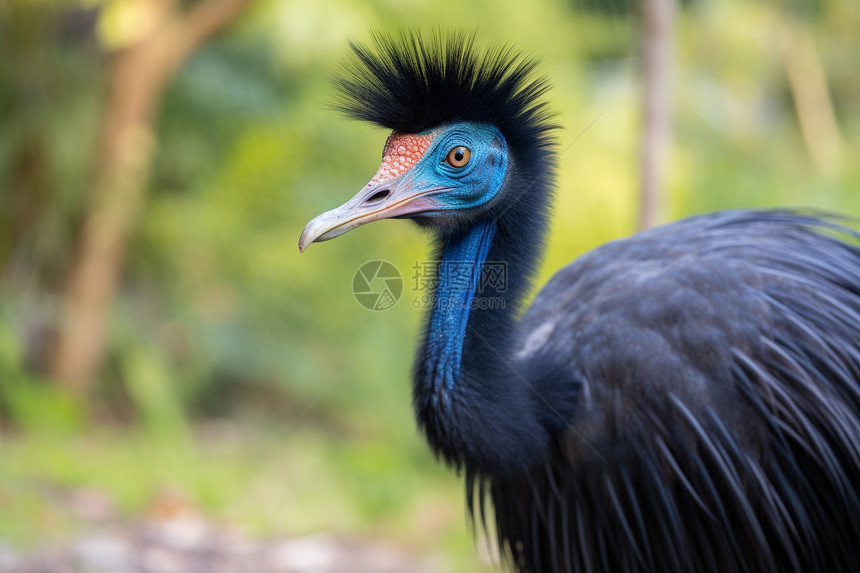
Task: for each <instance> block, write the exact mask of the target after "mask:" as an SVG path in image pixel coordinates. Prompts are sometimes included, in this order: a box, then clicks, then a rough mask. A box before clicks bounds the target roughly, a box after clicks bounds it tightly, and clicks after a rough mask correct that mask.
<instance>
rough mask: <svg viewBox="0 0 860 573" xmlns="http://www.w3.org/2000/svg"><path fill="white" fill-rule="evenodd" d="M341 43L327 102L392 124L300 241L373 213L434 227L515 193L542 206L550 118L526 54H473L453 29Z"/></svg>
mask: <svg viewBox="0 0 860 573" xmlns="http://www.w3.org/2000/svg"><path fill="white" fill-rule="evenodd" d="M352 49H353V58H352V59H351V60H350V61H348V62H347V63H346V64H345V65H344V71H345V74H344V76H343V77H342V78H341V79H340V80H339V82H338V88H339V91H340V96H341V97H340V99H339V100H338V102H337V103H336V107H337V108H338V109H340V110H341V111H344V112H345V113H347V114H348V115H350V116H351V117H355V118H358V119H363V120H367V121H371V122H373V123H376V124H378V125H381V126H384V127H387V128H389V129H392V130H393V131H392V133H391V135H390V136H389V137H388V140H387V141H386V143H385V147H384V150H383V152H382V165H381V166H380V167H379V170H378V171H377V172H376V174H375V175H374V176H373V177H372V178H371V180H370V181H369V182H368V183H367V185H365V186H364V187H363V188H362V189H361V191H359V192H358V193H357V194H356V195H355V196H354V197H353V198H352V199H350V200H349V201H347V202H346V203H344V204H343V205H341V206H340V207H337V208H335V209H332V210H331V211H327V212H325V213H323V214H322V215H320V216H318V217H316V218H315V219H313V220H312V221H311V222H310V223H308V225H307V227H305V230H304V232H303V233H302V236H301V239H300V240H299V249H300V250H302V251H304V250H305V249H306V248H307V247H308V246H309V245H310V244H311V243H313V242H318V241H325V240H328V239H332V238H334V237H337V236H339V235H342V234H343V233H346V232H347V231H350V230H352V229H355V228H356V227H359V226H361V225H363V224H365V223H369V222H371V221H377V220H380V219H390V218H409V219H413V220H415V221H416V222H417V223H418V224H420V225H422V226H428V227H430V228H432V229H434V230H436V231H437V232H439V233H440V234H441V235H443V236H444V235H447V234H450V233H453V232H456V231H457V230H460V229H463V228H467V227H470V226H472V225H474V224H476V223H478V222H480V221H482V220H485V219H488V218H495V217H498V216H500V215H501V214H502V213H504V212H506V211H507V210H508V209H509V208H510V207H511V205H512V204H513V203H515V202H518V201H521V200H522V201H525V203H526V204H528V203H529V202H530V201H533V202H534V208H535V209H536V210H537V211H541V212H542V211H543V210H544V208H545V205H546V201H547V198H546V197H545V195H546V192H545V190H546V188H547V184H548V180H549V179H550V178H551V173H552V168H553V161H552V158H551V154H550V153H549V146H550V144H551V138H550V135H549V133H550V131H551V130H552V129H553V128H554V126H553V125H552V124H551V123H550V122H549V120H548V114H547V113H546V111H545V104H544V103H543V102H542V101H540V99H541V96H542V95H543V93H544V91H545V90H546V82H545V81H544V80H543V79H541V78H534V77H532V76H533V75H534V68H535V62H534V61H532V60H524V59H523V58H522V57H520V56H519V55H518V54H516V53H514V52H512V50H510V49H509V48H499V49H495V50H489V51H487V52H485V53H483V54H476V53H475V51H474V50H473V41H472V40H471V38H469V37H466V36H463V35H455V36H453V37H451V38H448V39H443V38H441V37H439V36H435V37H434V38H432V39H431V40H430V41H425V40H424V39H423V37H422V36H421V35H419V34H414V33H413V34H403V35H400V36H382V35H376V36H374V43H373V45H372V46H371V47H368V46H363V45H357V44H353V45H352Z"/></svg>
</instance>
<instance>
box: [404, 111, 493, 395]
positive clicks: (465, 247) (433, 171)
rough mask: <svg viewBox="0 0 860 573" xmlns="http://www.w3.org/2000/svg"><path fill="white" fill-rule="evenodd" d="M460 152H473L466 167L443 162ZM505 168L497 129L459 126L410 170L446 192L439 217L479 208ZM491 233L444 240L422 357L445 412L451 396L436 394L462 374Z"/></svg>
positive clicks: (476, 231)
mask: <svg viewBox="0 0 860 573" xmlns="http://www.w3.org/2000/svg"><path fill="white" fill-rule="evenodd" d="M458 146H463V147H466V148H468V149H469V150H470V152H471V157H470V159H469V162H468V163H467V164H466V165H465V166H463V167H461V168H456V167H452V166H451V165H449V164H448V163H447V162H446V161H445V158H446V156H447V155H448V152H449V151H451V150H452V149H454V148H455V147H458ZM507 165H508V158H507V144H506V143H505V139H504V137H503V136H502V134H501V133H500V132H499V131H498V130H497V129H496V128H495V127H492V126H490V125H485V124H477V123H460V124H455V125H453V126H451V127H449V128H447V129H446V130H445V131H444V132H443V133H441V134H440V135H439V136H437V138H436V140H435V141H434V144H433V146H432V147H431V148H430V149H428V150H427V152H426V153H425V156H424V158H422V160H421V161H420V162H419V164H418V165H416V166H415V168H413V170H414V171H416V173H415V175H414V177H415V181H421V183H422V184H426V185H428V186H430V185H440V184H442V185H444V186H445V187H447V189H446V190H445V191H443V192H440V193H439V194H438V195H435V196H434V200H436V201H438V203H439V210H440V211H441V210H447V209H468V208H472V207H477V206H480V205H482V204H484V203H486V202H487V201H489V200H490V199H492V198H493V197H495V196H496V194H497V193H498V192H499V189H501V187H502V183H503V181H504V178H505V172H506V170H507ZM495 230H496V224H495V221H493V220H487V221H485V222H482V223H479V224H477V225H475V226H473V227H472V228H471V229H470V230H469V231H468V232H467V233H466V234H465V235H462V236H456V237H453V238H450V239H448V242H447V244H446V245H445V249H444V253H443V255H442V260H441V261H440V266H439V274H438V277H437V282H436V290H435V292H434V297H433V309H432V312H431V316H430V330H429V334H428V339H427V353H426V356H427V372H428V374H429V375H430V379H431V380H432V384H433V386H434V390H436V391H437V392H434V394H433V396H434V397H433V400H434V401H438V400H443V401H444V402H446V403H445V404H441V406H443V407H446V406H448V404H447V401H448V400H449V395H448V392H438V390H440V389H442V388H444V389H445V390H447V391H450V390H452V389H453V387H454V384H455V382H456V380H457V378H458V376H459V374H460V363H461V360H462V353H463V341H464V339H465V336H466V325H467V324H468V321H469V314H470V311H471V307H472V304H473V301H474V297H475V292H476V290H477V288H478V285H479V284H480V280H481V272H482V270H483V266H484V262H485V260H486V258H487V254H488V253H489V251H490V246H491V244H492V240H493V235H494V233H495ZM437 406H439V404H437Z"/></svg>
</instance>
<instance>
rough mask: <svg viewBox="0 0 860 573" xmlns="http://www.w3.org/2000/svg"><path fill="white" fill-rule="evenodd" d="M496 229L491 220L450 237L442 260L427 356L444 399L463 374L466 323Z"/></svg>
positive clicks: (435, 392)
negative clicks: (461, 373)
mask: <svg viewBox="0 0 860 573" xmlns="http://www.w3.org/2000/svg"><path fill="white" fill-rule="evenodd" d="M495 231H496V224H495V223H494V222H492V221H487V222H485V223H481V224H479V225H475V226H474V227H472V228H471V229H470V230H469V232H468V233H466V234H465V235H464V236H462V237H457V238H453V239H450V240H449V241H448V243H447V244H446V245H445V250H444V253H443V254H442V259H441V260H440V261H439V274H438V277H437V283H436V291H435V297H434V301H433V310H432V312H431V315H430V329H429V332H428V336H427V353H426V355H425V356H426V361H427V363H426V368H427V372H428V373H429V374H430V378H431V380H432V384H433V390H434V395H436V396H442V399H443V400H447V399H448V393H447V392H444V391H441V390H443V389H445V390H449V391H450V390H452V389H453V388H454V384H455V382H456V380H457V377H458V376H459V375H460V363H461V362H462V358H463V342H464V340H465V338H466V325H467V324H468V322H469V314H470V311H471V307H472V304H473V301H474V298H475V292H476V291H477V290H478V287H479V284H480V280H481V271H482V270H483V268H484V261H485V260H486V258H487V253H488V252H489V251H490V245H491V244H492V242H493V235H494V234H495ZM440 405H441V406H446V405H447V404H440Z"/></svg>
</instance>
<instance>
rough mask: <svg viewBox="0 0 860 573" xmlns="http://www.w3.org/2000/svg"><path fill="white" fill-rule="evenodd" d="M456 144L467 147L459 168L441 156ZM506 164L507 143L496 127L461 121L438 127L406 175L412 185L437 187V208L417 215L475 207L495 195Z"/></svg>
mask: <svg viewBox="0 0 860 573" xmlns="http://www.w3.org/2000/svg"><path fill="white" fill-rule="evenodd" d="M433 131H436V130H433ZM424 133H430V132H429V131H428V132H424ZM421 135H423V134H421ZM460 146H462V147H465V148H467V149H469V151H470V152H471V158H470V159H469V162H468V163H467V164H466V165H465V166H463V167H459V168H458V167H452V166H451V165H449V164H448V163H447V162H446V161H445V158H446V157H447V156H448V152H449V151H451V150H452V149H454V148H455V147H460ZM507 167H508V149H507V143H506V142H505V138H504V136H503V135H502V134H501V132H500V131H499V130H498V129H496V128H495V127H493V126H492V125H489V124H484V123H473V122H461V123H455V124H451V125H450V126H447V127H443V128H441V133H439V134H438V135H437V136H436V137H435V139H434V140H433V143H432V144H431V146H430V148H429V149H428V150H427V151H426V152H425V153H424V157H422V158H421V160H420V161H419V162H418V163H417V164H416V165H415V167H413V168H412V169H411V170H410V171H409V172H408V175H407V177H408V178H409V179H410V180H411V185H412V186H413V188H416V189H420V188H440V191H439V192H437V193H433V199H434V200H435V201H436V202H437V203H438V206H437V208H436V209H435V210H434V211H428V212H424V213H422V214H421V215H422V216H423V217H433V216H436V215H440V214H442V213H440V211H447V210H451V209H470V208H473V207H478V206H480V205H483V204H484V203H486V202H487V201H489V200H490V199H492V198H493V197H495V196H496V193H498V192H499V189H501V187H502V182H503V181H504V179H505V172H506V171H507Z"/></svg>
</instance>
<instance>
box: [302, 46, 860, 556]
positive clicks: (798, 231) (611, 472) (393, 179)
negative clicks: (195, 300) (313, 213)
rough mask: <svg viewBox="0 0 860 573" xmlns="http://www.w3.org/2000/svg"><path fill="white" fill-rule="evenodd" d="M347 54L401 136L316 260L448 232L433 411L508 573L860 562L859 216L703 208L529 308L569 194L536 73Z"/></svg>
mask: <svg viewBox="0 0 860 573" xmlns="http://www.w3.org/2000/svg"><path fill="white" fill-rule="evenodd" d="M348 54H349V55H348V56H347V57H346V59H345V60H344V61H343V65H342V67H341V73H340V75H339V76H338V77H337V79H336V80H335V89H336V93H337V94H338V95H337V96H336V98H335V100H334V102H333V107H334V108H336V109H338V110H340V111H341V112H343V113H345V114H347V115H348V116H349V117H351V118H354V119H358V120H363V121H368V122H370V123H372V124H375V125H377V126H381V127H384V128H386V129H388V130H391V133H390V135H389V136H388V138H387V140H386V142H385V144H384V148H383V154H382V163H381V166H380V167H379V169H378V171H377V173H376V174H375V175H374V176H373V177H372V178H371V179H370V181H369V182H368V183H367V185H366V186H365V187H363V188H362V189H361V190H360V191H359V192H358V193H357V194H356V195H355V196H354V197H353V198H352V199H350V200H349V201H347V202H346V203H345V204H343V205H342V206H340V207H337V208H334V209H332V210H330V211H327V212H325V213H323V214H321V215H319V216H318V217H316V218H314V219H313V220H311V221H310V222H309V223H308V224H307V226H306V227H305V229H304V231H303V232H302V235H301V238H300V240H299V248H300V250H301V251H302V252H304V251H305V249H307V248H308V246H309V245H310V244H311V243H313V242H319V241H325V240H329V239H332V238H335V237H337V236H339V235H342V234H343V233H346V232H347V231H349V230H351V229H354V228H356V227H359V226H361V225H364V224H366V223H370V222H372V221H376V220H380V219H388V218H405V219H411V220H412V221H413V222H414V223H415V224H417V225H418V226H419V227H421V228H422V229H424V230H426V231H427V232H428V233H429V234H430V235H431V236H432V240H433V245H434V253H435V255H434V256H435V259H434V265H433V269H434V272H436V277H435V280H434V281H432V283H433V284H431V285H430V288H432V297H430V300H431V301H432V302H431V304H430V308H429V309H428V310H427V318H426V321H425V323H424V328H423V336H422V337H421V339H420V342H419V344H418V349H417V352H416V355H415V360H414V366H413V369H412V372H411V380H412V397H413V407H414V410H415V414H416V419H417V425H418V428H419V429H420V431H421V432H423V434H424V435H425V437H426V439H427V441H428V443H429V445H430V447H431V449H432V451H433V452H434V453H435V455H436V456H437V458H439V459H440V460H441V461H442V462H444V463H445V464H447V465H449V466H451V467H452V468H453V469H456V470H457V471H458V472H460V473H461V474H462V475H463V476H464V481H465V486H466V487H465V489H466V507H467V513H468V515H469V516H470V518H471V520H472V524H473V526H474V525H475V524H479V525H480V526H481V527H483V529H484V530H485V531H487V532H489V533H488V535H494V536H495V537H496V538H497V540H498V546H499V553H500V555H501V561H502V563H501V564H502V566H504V567H506V568H508V569H510V570H512V571H518V572H521V573H526V572H528V573H542V572H627V573H632V572H646V571H647V572H685V573H689V572H720V573H726V572H756V573H759V572H780V573H785V572H796V573H801V572H804V573H808V572H813V571H822V572H825V571H826V572H835V571H857V570H858V567H860V491H858V488H860V247H858V244H860V242H858V241H860V234H858V232H857V231H856V230H855V226H854V223H853V221H852V220H851V219H850V218H848V217H844V216H843V217H840V216H837V215H830V214H826V213H820V212H815V211H809V210H797V209H774V210H755V209H737V210H730V211H720V212H714V213H707V214H700V215H695V216H692V217H689V218H686V219H682V220H680V221H676V222H673V223H669V224H666V225H663V226H659V227H655V228H652V229H649V230H645V231H642V232H639V233H638V234H635V235H633V236H631V237H628V238H624V239H619V240H615V241H612V242H609V243H607V244H604V245H602V246H599V247H597V248H596V249H594V250H592V251H590V252H588V253H586V254H583V255H581V256H579V257H577V258H575V259H574V260H573V262H571V263H570V264H568V265H567V266H565V267H563V268H561V269H560V270H558V271H557V273H556V274H555V275H554V276H553V277H552V278H551V279H550V280H549V281H548V282H547V283H546V284H545V285H543V286H542V287H541V288H540V289H539V291H538V293H537V295H536V296H535V297H534V298H533V301H532V302H531V304H530V305H527V299H528V297H529V293H530V292H532V291H531V290H530V289H532V287H533V286H535V285H533V284H532V280H533V278H534V276H535V273H536V271H537V269H538V265H539V264H540V259H541V255H542V253H543V251H544V248H545V243H546V241H547V228H548V222H549V220H550V216H551V207H552V200H553V195H554V194H555V193H556V192H558V191H557V190H556V183H555V171H556V166H557V164H558V161H559V154H558V150H557V148H558V145H557V136H556V133H557V130H558V126H557V125H556V119H555V118H556V114H555V113H554V112H553V111H552V110H551V109H550V108H549V106H548V103H547V101H546V99H547V91H548V89H549V86H550V83H549V81H548V79H547V78H546V77H545V76H544V75H543V73H542V72H541V71H540V63H539V61H538V60H536V59H534V58H530V57H527V56H526V55H524V54H522V53H521V52H519V51H518V50H516V49H514V48H513V47H511V46H510V45H499V46H490V47H488V48H480V47H479V46H478V45H477V41H476V38H475V35H474V34H471V35H470V34H462V33H453V34H442V33H441V32H437V33H436V34H432V35H426V34H421V33H418V32H409V31H402V32H392V33H382V32H375V33H374V34H373V35H372V37H371V39H370V40H368V41H366V42H364V43H361V42H353V43H352V44H351V49H350V51H349V52H348ZM570 192H572V193H575V189H573V190H571V191H570ZM487 301H490V302H492V304H488V303H487Z"/></svg>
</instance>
